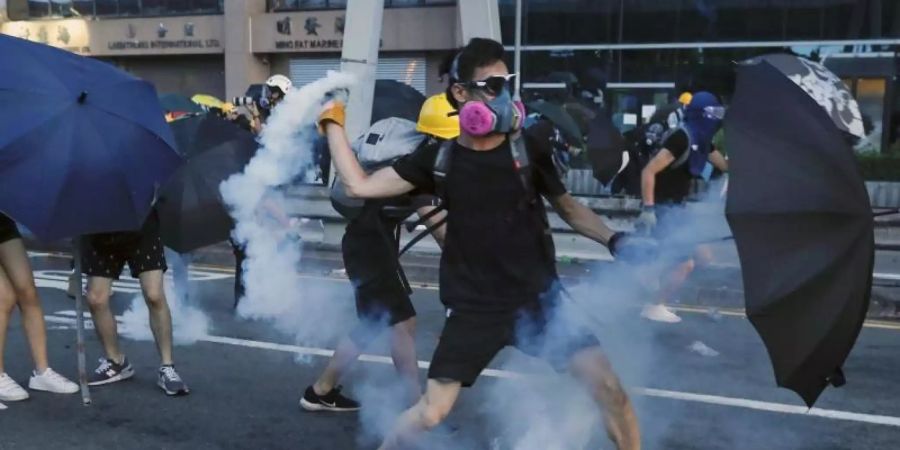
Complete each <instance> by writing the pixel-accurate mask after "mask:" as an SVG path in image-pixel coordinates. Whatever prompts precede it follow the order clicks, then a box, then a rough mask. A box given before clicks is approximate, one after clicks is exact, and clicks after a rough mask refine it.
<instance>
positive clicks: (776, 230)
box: [725, 55, 874, 406]
mask: <svg viewBox="0 0 900 450" xmlns="http://www.w3.org/2000/svg"><path fill="white" fill-rule="evenodd" d="M784 58H794V57H791V56H786V55H779V56H775V57H763V58H757V59H752V60H749V61H747V62H745V63H742V64H741V65H740V66H739V68H738V74H737V88H736V91H735V95H734V101H733V103H732V105H731V107H730V109H729V112H728V115H727V117H726V120H725V137H726V139H727V147H728V153H729V156H730V161H729V164H730V169H731V175H730V181H729V183H730V187H729V195H728V200H727V206H726V216H727V218H728V223H729V225H730V227H731V230H732V232H733V233H734V238H735V241H736V243H737V248H738V253H739V256H740V260H741V268H742V273H743V280H744V290H745V301H746V308H747V315H748V317H749V318H750V321H751V323H752V324H753V326H754V327H755V328H756V330H757V332H758V333H759V335H760V337H762V340H763V342H764V343H765V345H766V349H767V350H768V352H769V357H770V358H771V360H772V365H773V368H774V372H775V378H776V381H777V383H778V385H779V386H782V387H785V388H788V389H790V390H792V391H794V392H796V393H797V394H799V395H800V397H802V398H803V401H804V402H806V404H807V405H808V406H812V405H813V404H814V403H815V401H816V399H817V398H818V397H819V395H820V394H821V393H822V391H823V390H824V389H825V387H826V386H827V385H828V384H829V383H830V384H833V385H835V386H839V385H841V384H843V382H844V377H843V373H842V372H841V366H842V365H843V363H844V361H845V359H846V358H847V355H848V354H849V353H850V350H851V349H852V348H853V344H854V343H855V341H856V338H857V336H858V335H859V331H860V329H861V327H862V324H863V320H864V318H865V313H866V310H867V309H868V305H869V293H870V290H871V285H872V269H873V263H874V238H873V220H872V212H871V210H870V206H869V197H868V194H867V193H866V189H865V185H864V184H863V180H862V177H861V176H860V172H859V169H858V167H857V165H856V161H855V158H854V155H853V151H852V148H851V145H850V142H849V141H850V139H848V135H847V134H846V132H848V131H856V128H855V125H854V124H853V123H852V120H851V121H844V120H842V121H841V122H840V123H836V122H835V121H834V120H833V118H834V117H836V116H835V115H834V112H835V111H834V110H833V109H832V110H828V109H825V108H823V106H822V105H821V104H819V103H818V102H817V101H816V99H815V98H814V97H813V96H811V95H810V94H809V92H813V93H815V94H816V95H817V97H818V93H821V92H826V90H827V91H828V92H833V90H834V89H836V88H839V87H840V86H837V83H839V80H837V77H835V76H834V75H833V74H831V73H830V72H828V71H827V70H826V69H825V68H824V67H821V66H819V65H817V64H815V63H812V62H810V61H806V60H801V59H799V58H794V59H797V61H796V63H791V64H790V65H788V64H772V61H773V60H775V61H779V62H781V63H783V62H784ZM788 66H790V67H796V68H801V69H803V68H805V69H809V71H808V72H804V73H805V75H803V76H802V77H800V78H799V79H802V80H806V81H804V83H806V84H805V85H804V87H803V88H801V87H800V86H799V85H798V83H796V82H795V81H792V78H797V77H792V75H791V74H787V75H786V74H785V73H784V72H783V71H782V70H783V68H784V67H788ZM805 69H804V70H805ZM810 74H813V75H814V76H815V77H818V78H819V80H820V81H818V82H814V80H812V79H811V78H809V77H810V76H812V75H810ZM815 83H818V84H819V85H818V86H816V85H815ZM818 98H821V97H818ZM851 100H852V99H851ZM850 104H852V106H848V105H850ZM843 108H844V110H848V109H854V108H856V106H855V102H845V103H844V105H843ZM844 110H840V111H837V112H839V113H841V114H843V111H844ZM841 117H850V116H841Z"/></svg>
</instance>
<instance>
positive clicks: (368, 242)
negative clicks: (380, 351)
mask: <svg viewBox="0 0 900 450" xmlns="http://www.w3.org/2000/svg"><path fill="white" fill-rule="evenodd" d="M454 111H455V110H454V108H453V107H452V106H450V102H448V101H447V97H446V96H445V95H444V94H439V95H435V96H433V97H430V98H428V99H427V100H426V101H425V102H424V103H423V105H422V108H421V110H420V111H419V118H418V121H417V122H416V124H415V131H417V132H418V133H421V134H424V135H426V138H425V139H427V140H447V139H453V138H455V137H456V136H458V135H459V119H458V118H457V117H456V115H454V114H452V113H453V112H454ZM392 120H393V121H396V120H397V118H387V119H383V120H381V121H379V122H376V123H375V124H373V125H372V127H371V128H369V131H367V134H368V133H374V132H386V133H387V134H382V135H381V136H382V138H381V140H382V141H383V142H403V141H402V140H401V141H392V136H391V135H390V131H388V130H396V129H395V128H392V127H390V126H388V127H387V128H381V127H379V124H383V123H386V122H388V121H392ZM402 122H404V123H406V124H408V125H409V128H408V131H410V132H412V134H415V132H413V130H412V123H411V122H409V121H406V120H403V121H402ZM394 123H396V122H394ZM398 126H399V125H398ZM376 130H377V131H376ZM424 141H425V140H423V139H420V142H424ZM390 145H391V146H393V144H390ZM401 146H402V145H401ZM409 150H410V152H412V151H413V150H414V149H413V148H410V149H409ZM401 198H402V199H401ZM435 204H436V203H435V199H434V198H433V197H431V196H426V195H413V196H400V197H389V198H386V199H379V200H370V201H365V202H360V203H359V204H358V205H355V206H352V207H348V208H352V209H353V211H352V213H351V211H350V210H349V209H346V210H343V211H345V212H342V214H346V215H345V217H348V219H349V223H348V224H347V228H346V231H345V233H344V237H343V239H342V240H341V255H342V257H343V260H344V268H345V269H346V271H347V277H348V278H350V280H351V281H352V282H353V283H352V284H353V286H354V294H355V295H354V296H355V299H356V310H357V315H358V316H359V317H360V319H361V320H362V321H363V322H364V323H362V324H360V325H359V326H357V327H356V328H355V329H354V330H353V331H351V332H350V334H349V335H348V336H347V337H346V338H344V339H343V340H342V341H341V342H340V343H339V344H338V346H337V349H336V350H335V353H334V356H332V358H331V361H329V363H328V365H327V366H326V368H325V370H324V371H323V372H322V374H321V375H320V376H319V378H318V379H317V380H316V382H315V383H313V384H312V385H310V386H308V387H307V388H306V390H305V391H304V392H303V397H302V398H301V399H300V407H301V408H303V409H305V410H307V411H336V412H349V411H356V410H358V409H359V408H360V404H359V402H357V401H356V400H354V399H352V398H349V397H347V396H345V395H343V394H341V388H340V387H339V386H338V382H339V380H340V378H341V376H342V375H343V374H344V373H346V371H347V370H348V369H349V368H350V365H351V364H352V363H353V362H355V361H356V359H357V358H358V357H359V355H360V353H361V352H362V350H364V349H365V347H366V346H367V345H368V344H369V343H370V342H371V341H372V340H373V339H374V338H375V337H376V336H377V332H380V331H381V330H382V329H383V328H380V327H375V329H373V326H372V323H371V322H372V319H375V322H376V323H379V324H386V325H387V326H388V327H387V328H389V329H390V339H391V348H392V352H391V356H392V357H393V361H394V367H395V368H396V370H397V372H398V374H399V375H400V377H401V378H402V379H403V381H404V383H405V385H406V388H407V393H406V395H407V401H408V402H409V403H410V404H414V403H415V402H416V401H418V399H419V397H420V395H421V392H422V387H421V384H420V382H419V369H418V365H417V364H418V363H417V358H416V347H415V326H416V310H415V308H414V307H413V304H412V301H411V299H410V294H411V292H412V291H411V289H410V287H409V284H408V282H407V281H406V280H405V279H406V276H405V275H404V274H403V268H402V267H401V266H400V261H399V257H398V254H397V245H398V244H399V242H397V241H396V240H395V239H396V238H395V237H394V233H392V232H390V230H394V229H397V227H398V226H400V222H401V221H402V220H404V219H399V218H398V217H397V216H396V215H397V214H398V213H397V211H399V210H400V209H403V210H407V209H414V210H415V211H416V213H418V215H419V217H421V218H422V219H427V220H421V222H422V223H423V224H425V225H427V226H428V227H429V228H430V229H431V233H432V235H433V236H434V238H435V240H436V241H437V242H438V244H442V243H443V236H444V234H443V232H444V229H445V227H444V226H442V225H441V223H442V221H443V218H444V217H445V215H446V212H445V211H440V212H438V213H436V214H428V213H429V212H431V211H432V210H434V209H435V208H436V206H435ZM400 205H404V206H400ZM338 208H339V207H338V206H337V205H335V209H338ZM391 210H392V211H394V212H393V213H391V212H390V211H391ZM338 211H339V212H340V211H342V209H338ZM401 215H405V213H401ZM432 226H434V227H433V228H432ZM365 322H368V323H365Z"/></svg>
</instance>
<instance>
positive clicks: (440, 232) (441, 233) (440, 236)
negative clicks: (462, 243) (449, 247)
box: [416, 205, 447, 248]
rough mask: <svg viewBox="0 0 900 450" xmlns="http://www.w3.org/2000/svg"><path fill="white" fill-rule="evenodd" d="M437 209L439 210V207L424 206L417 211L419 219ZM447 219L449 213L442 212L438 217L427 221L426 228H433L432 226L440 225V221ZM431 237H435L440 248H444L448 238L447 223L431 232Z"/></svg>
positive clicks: (435, 216)
mask: <svg viewBox="0 0 900 450" xmlns="http://www.w3.org/2000/svg"><path fill="white" fill-rule="evenodd" d="M435 208H437V206H431V205H429V206H423V207H421V208H419V209H417V210H416V213H417V214H418V215H419V217H425V215H426V214H428V213H430V212H431V211H433V210H434V209H435ZM445 217H447V211H441V212H439V213H437V214H436V215H434V216H432V217H429V218H428V219H427V220H426V221H425V226H426V227H428V228H431V227H432V226H434V225H436V224H438V223H440V221H442V220H444V218H445ZM431 236H432V237H434V240H435V241H436V242H437V243H438V246H440V247H441V248H444V239H445V238H446V236H447V224H446V223H445V224H443V225H441V226H439V227H437V228H435V229H434V231H432V232H431Z"/></svg>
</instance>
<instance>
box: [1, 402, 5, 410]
mask: <svg viewBox="0 0 900 450" xmlns="http://www.w3.org/2000/svg"><path fill="white" fill-rule="evenodd" d="M4 409H6V405H4V404H3V403H0V411H3V410H4Z"/></svg>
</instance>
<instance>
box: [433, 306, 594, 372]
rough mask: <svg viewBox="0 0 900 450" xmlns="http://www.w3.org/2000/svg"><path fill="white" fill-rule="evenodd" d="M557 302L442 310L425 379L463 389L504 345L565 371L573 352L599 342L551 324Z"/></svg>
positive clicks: (584, 333)
mask: <svg viewBox="0 0 900 450" xmlns="http://www.w3.org/2000/svg"><path fill="white" fill-rule="evenodd" d="M557 302H558V297H557V298H554V299H552V300H543V301H537V302H534V303H533V304H531V305H527V306H524V307H522V308H519V309H518V310H516V311H512V312H503V313H494V312H492V313H479V312H460V311H453V310H448V313H447V314H448V317H447V321H446V323H444V330H443V332H441V338H440V341H439V342H438V346H437V348H436V349H435V350H434V357H433V358H432V361H431V367H429V369H428V378H429V379H444V380H453V381H459V382H461V383H462V385H463V386H465V387H469V386H471V385H472V384H474V383H475V380H476V379H477V378H478V375H479V374H480V373H481V371H482V370H484V369H485V368H486V367H487V366H488V364H490V362H491V360H492V359H494V356H496V355H497V353H499V352H500V350H502V349H503V348H504V347H506V346H508V345H511V346H514V347H516V348H518V349H519V350H521V351H522V352H524V353H526V354H528V355H531V356H534V357H537V358H540V359H543V360H544V361H547V362H548V363H549V364H550V365H551V366H553V368H554V369H556V370H557V371H565V370H566V369H567V368H568V365H569V362H570V360H571V358H572V356H573V355H575V353H577V352H578V351H580V350H583V349H586V348H591V347H596V346H599V345H600V342H599V341H598V340H597V338H596V337H595V336H594V335H593V334H592V333H591V332H590V331H588V330H587V329H584V328H580V327H571V326H566V325H563V324H562V323H561V322H559V321H554V316H555V309H556V308H555V305H557V304H558V303H557ZM573 328H575V329H573Z"/></svg>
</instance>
